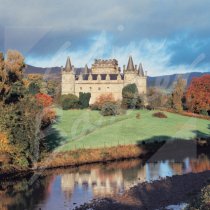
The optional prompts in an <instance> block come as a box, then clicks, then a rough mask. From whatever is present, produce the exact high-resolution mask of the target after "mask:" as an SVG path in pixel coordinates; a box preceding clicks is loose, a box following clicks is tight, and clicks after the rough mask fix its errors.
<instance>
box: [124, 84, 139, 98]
mask: <svg viewBox="0 0 210 210" xmlns="http://www.w3.org/2000/svg"><path fill="white" fill-rule="evenodd" d="M127 93H133V94H136V93H138V88H137V86H136V84H135V83H133V84H129V85H126V86H125V87H124V88H123V89H122V95H123V96H126V94H127Z"/></svg>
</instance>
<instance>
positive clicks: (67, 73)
mask: <svg viewBox="0 0 210 210" xmlns="http://www.w3.org/2000/svg"><path fill="white" fill-rule="evenodd" d="M61 80H62V86H61V92H62V95H65V94H69V93H71V94H74V93H75V75H74V67H73V66H72V65H71V60H70V57H68V58H67V60H66V66H65V68H64V69H62V70H61Z"/></svg>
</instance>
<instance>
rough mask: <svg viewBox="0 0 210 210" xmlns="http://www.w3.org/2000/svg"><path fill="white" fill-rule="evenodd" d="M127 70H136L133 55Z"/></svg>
mask: <svg viewBox="0 0 210 210" xmlns="http://www.w3.org/2000/svg"><path fill="white" fill-rule="evenodd" d="M127 70H128V71H134V70H135V68H134V64H133V59H132V56H130V57H129V60H128V65H127Z"/></svg>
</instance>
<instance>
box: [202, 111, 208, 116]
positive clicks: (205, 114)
mask: <svg viewBox="0 0 210 210" xmlns="http://www.w3.org/2000/svg"><path fill="white" fill-rule="evenodd" d="M200 114H202V115H204V116H209V113H208V111H206V110H201V111H200Z"/></svg>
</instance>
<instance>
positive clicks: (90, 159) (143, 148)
mask: <svg viewBox="0 0 210 210" xmlns="http://www.w3.org/2000/svg"><path fill="white" fill-rule="evenodd" d="M164 143H165V142H164V141H161V142H156V143H148V144H145V143H144V144H141V145H119V146H117V147H104V148H100V149H77V150H74V151H68V152H53V153H50V154H48V155H46V157H45V158H44V159H43V160H42V161H40V162H38V163H37V164H36V165H34V167H33V168H21V169H18V168H16V167H15V166H11V167H8V168H5V169H1V171H0V178H3V177H6V178H17V177H19V176H23V175H28V174H31V173H33V172H35V171H40V170H41V171H42V170H46V169H53V168H62V167H77V166H81V165H85V164H92V163H107V162H110V161H116V160H125V159H131V158H141V159H147V158H149V157H150V156H152V154H154V153H155V152H156V151H157V150H158V149H159V148H160V147H161V146H162V145H163V144H164Z"/></svg>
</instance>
